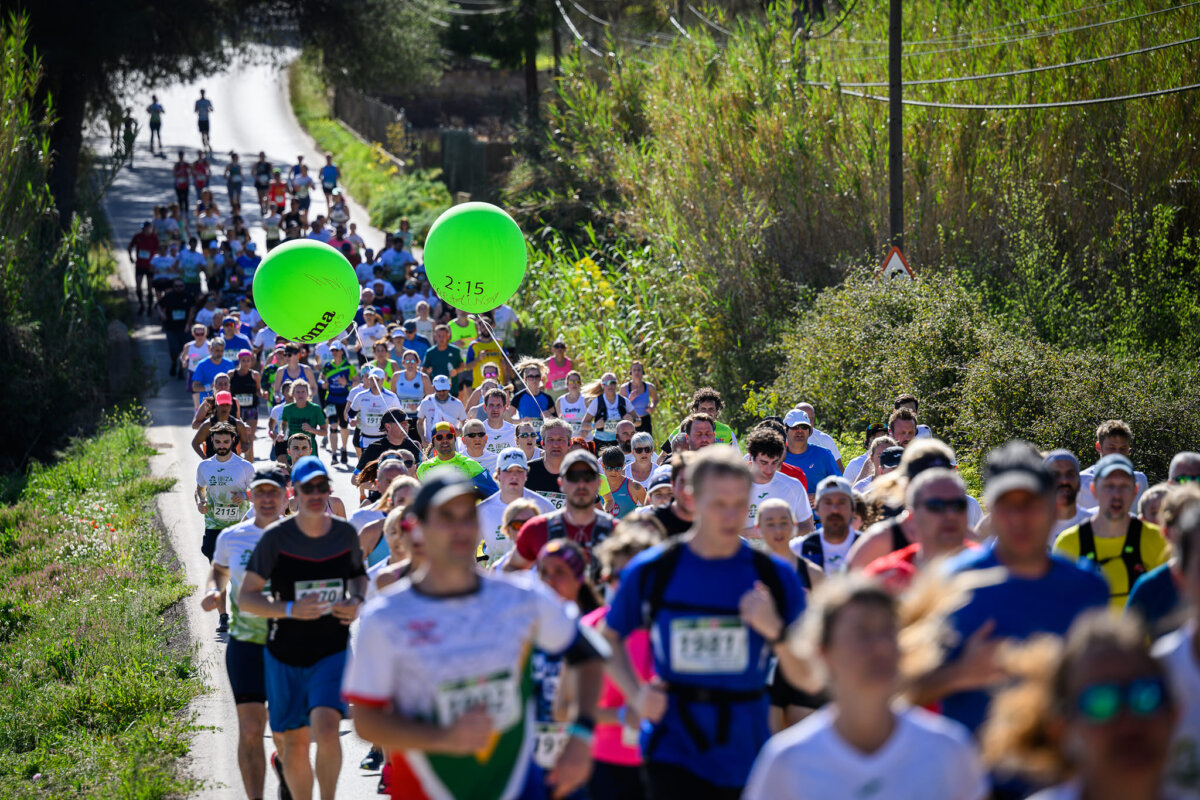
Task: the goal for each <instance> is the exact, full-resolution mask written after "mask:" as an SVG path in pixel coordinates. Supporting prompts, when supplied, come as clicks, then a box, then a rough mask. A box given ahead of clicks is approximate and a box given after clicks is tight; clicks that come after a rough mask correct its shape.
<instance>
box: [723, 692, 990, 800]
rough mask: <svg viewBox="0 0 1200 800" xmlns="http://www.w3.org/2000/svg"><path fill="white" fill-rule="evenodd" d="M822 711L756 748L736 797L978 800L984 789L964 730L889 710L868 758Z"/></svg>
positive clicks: (910, 711) (828, 710)
mask: <svg viewBox="0 0 1200 800" xmlns="http://www.w3.org/2000/svg"><path fill="white" fill-rule="evenodd" d="M833 723H834V715H833V708H832V707H830V706H826V707H825V708H822V709H819V710H818V711H816V712H814V713H813V714H812V715H810V716H809V717H808V718H806V719H805V720H804V721H802V722H800V723H799V724H797V725H794V726H792V727H791V728H788V729H787V730H784V731H782V732H781V733H779V734H777V735H776V736H773V737H771V739H770V740H769V741H768V742H767V743H766V745H764V746H763V749H762V750H761V751H760V752H759V754H758V759H757V760H756V761H755V762H754V767H753V769H751V770H750V778H749V780H748V781H747V783H746V789H745V792H744V793H743V794H742V798H743V800H806V799H807V798H814V800H816V799H817V798H819V800H832V799H833V798H868V797H869V798H879V800H885V799H886V800H981V798H984V797H987V796H988V794H989V793H990V791H991V787H990V786H989V784H988V780H987V776H986V774H985V773H984V770H983V765H982V763H981V761H980V759H979V754H978V753H977V752H976V750H975V745H974V744H973V743H972V742H971V736H970V734H969V733H968V732H967V729H966V728H964V727H963V726H962V725H960V724H958V723H957V722H954V721H953V720H949V719H946V718H945V717H942V716H938V715H937V714H931V713H930V712H928V711H925V710H924V709H920V708H906V709H902V710H898V711H897V712H896V727H895V729H894V730H893V731H892V735H891V737H890V738H889V739H888V740H887V741H886V742H885V743H884V745H883V746H882V747H881V748H879V749H878V750H876V751H875V752H874V753H869V754H868V753H863V752H861V751H859V750H857V749H855V748H854V747H853V746H852V745H850V744H849V743H847V742H846V741H845V740H844V739H842V737H841V736H840V735H839V734H838V732H837V730H836V729H835V728H834V726H833Z"/></svg>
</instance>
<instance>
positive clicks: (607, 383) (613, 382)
mask: <svg viewBox="0 0 1200 800" xmlns="http://www.w3.org/2000/svg"><path fill="white" fill-rule="evenodd" d="M604 385H605V386H616V385H617V382H616V381H605V382H604Z"/></svg>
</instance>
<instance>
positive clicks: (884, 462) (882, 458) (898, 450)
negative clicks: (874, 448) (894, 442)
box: [879, 447, 904, 469]
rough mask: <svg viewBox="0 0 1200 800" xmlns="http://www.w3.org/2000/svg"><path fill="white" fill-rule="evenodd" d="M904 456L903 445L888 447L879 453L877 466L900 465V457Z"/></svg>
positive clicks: (893, 466)
mask: <svg viewBox="0 0 1200 800" xmlns="http://www.w3.org/2000/svg"><path fill="white" fill-rule="evenodd" d="M902 458H904V448H903V447H889V448H887V449H886V450H884V451H883V452H882V453H880V454H879V466H881V467H886V468H887V469H895V468H896V467H898V466H900V459H902Z"/></svg>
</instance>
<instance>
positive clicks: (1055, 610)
mask: <svg viewBox="0 0 1200 800" xmlns="http://www.w3.org/2000/svg"><path fill="white" fill-rule="evenodd" d="M999 566H1002V565H1001V563H1000V560H999V559H998V558H997V557H996V550H995V547H994V546H989V547H985V548H980V549H978V550H968V551H965V552H963V553H962V554H960V555H959V556H957V557H955V558H954V559H953V560H951V561H950V563H949V564H947V569H948V570H949V571H950V572H952V573H960V572H967V571H968V570H978V569H989V568H991V567H999ZM1107 605H1108V582H1107V581H1105V580H1104V577H1103V576H1102V575H1101V574H1100V573H1099V572H1098V571H1097V570H1096V568H1095V567H1094V566H1092V565H1091V564H1090V562H1086V563H1081V562H1077V561H1073V560H1071V559H1069V558H1063V557H1062V556H1059V555H1051V556H1050V569H1049V571H1048V572H1047V573H1046V574H1045V575H1043V576H1042V577H1040V578H1019V577H1016V576H1014V575H1009V576H1007V577H1006V578H1005V579H1004V580H1002V581H1000V582H999V583H995V584H992V585H991V586H983V587H980V588H978V589H976V590H975V591H974V593H973V594H972V596H971V599H970V601H969V602H968V603H967V604H966V605H965V606H963V607H962V608H961V609H959V610H958V611H957V612H955V613H954V615H953V616H951V618H950V624H951V626H952V627H953V629H954V630H955V632H956V633H957V634H958V637H957V638H958V644H957V645H955V647H954V648H953V649H952V650H951V651H950V652H949V653H947V656H946V660H947V661H952V660H954V659H956V658H958V657H959V655H961V653H962V650H963V646H964V644H965V643H966V640H967V638H968V637H969V636H970V635H971V634H972V633H974V632H975V631H976V630H978V629H979V628H980V627H981V626H982V625H983V624H984V623H985V622H987V621H988V620H993V621H994V622H995V623H996V629H995V632H994V634H993V635H994V636H998V637H1001V638H1005V639H1017V640H1022V639H1027V638H1029V637H1030V636H1032V635H1033V634H1035V633H1052V634H1056V635H1058V636H1064V635H1066V633H1067V630H1069V629H1070V627H1071V623H1072V622H1074V621H1075V618H1076V617H1077V616H1079V614H1080V613H1082V612H1083V611H1087V610H1088V609H1091V608H1105V607H1106V606H1107ZM990 703H991V695H990V694H989V693H988V692H986V691H978V690H977V691H969V692H958V693H956V694H951V695H947V696H946V697H945V698H943V699H942V714H944V715H945V716H947V717H949V718H950V719H953V720H956V721H957V722H961V723H962V724H963V725H966V726H967V727H968V728H969V729H971V731H975V730H976V729H977V728H978V727H979V726H980V725H982V724H983V721H984V719H985V718H986V717H987V710H988V705H989V704H990Z"/></svg>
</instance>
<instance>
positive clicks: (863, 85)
mask: <svg viewBox="0 0 1200 800" xmlns="http://www.w3.org/2000/svg"><path fill="white" fill-rule="evenodd" d="M1195 42H1200V36H1193V37H1192V38H1190V39H1180V40H1179V41H1176V42H1167V43H1166V44H1156V45H1153V46H1151V47H1143V48H1140V49H1138V50H1126V51H1125V52H1123V53H1113V54H1112V55H1107V56H1097V57H1095V58H1082V59H1079V60H1078V61H1064V62H1063V63H1061V64H1048V65H1046V66H1044V67H1029V68H1028V69H1015V70H1011V71H1009V72H988V73H985V74H983V75H957V76H954V77H949V78H926V79H923V80H916V81H905V82H904V85H905V86H935V85H937V84H946V83H967V82H969V81H983V80H990V79H992V78H1009V77H1012V76H1015V75H1032V74H1034V73H1037V72H1051V71H1053V70H1057V69H1068V68H1070V67H1080V66H1084V65H1086V64H1100V63H1102V62H1105V61H1116V60H1117V59H1120V58H1127V57H1129V56H1138V55H1142V54H1143V53H1153V52H1156V51H1158V50H1166V49H1168V48H1171V47H1179V46H1180V45H1184V44H1193V43H1195ZM811 83H813V85H817V84H816V82H811ZM821 85H822V86H825V87H826V88H828V87H832V86H833V85H834V84H832V83H823V84H821ZM837 85H838V86H847V87H850V88H854V89H868V88H882V87H885V86H887V85H888V82H887V81H860V82H842V81H838V83H837Z"/></svg>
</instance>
